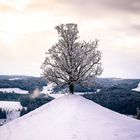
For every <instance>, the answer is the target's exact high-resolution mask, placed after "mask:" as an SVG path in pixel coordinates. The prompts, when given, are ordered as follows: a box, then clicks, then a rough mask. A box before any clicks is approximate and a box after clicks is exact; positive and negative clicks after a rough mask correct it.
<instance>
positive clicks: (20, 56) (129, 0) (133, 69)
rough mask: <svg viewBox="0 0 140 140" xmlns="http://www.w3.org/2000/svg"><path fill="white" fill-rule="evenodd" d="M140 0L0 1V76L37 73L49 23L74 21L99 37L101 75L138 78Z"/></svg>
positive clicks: (50, 32) (51, 36) (87, 35)
mask: <svg viewBox="0 0 140 140" xmlns="http://www.w3.org/2000/svg"><path fill="white" fill-rule="evenodd" d="M139 19H140V1H139V0H117V1H113V0H86V1H85V0H0V66H1V67H0V74H1V75H2V74H10V75H15V74H16V75H32V76H40V74H41V73H42V70H41V69H40V66H41V64H42V63H43V61H44V59H45V52H46V51H47V50H48V48H50V47H51V46H52V45H53V44H55V43H56V42H57V40H58V35H57V32H56V30H55V29H54V27H55V26H56V25H59V24H66V23H76V24H78V29H79V35H80V39H81V40H83V39H84V40H86V41H90V40H94V39H98V40H99V50H101V51H102V67H103V69H104V71H103V73H102V75H101V76H102V77H118V78H140V55H139V54H140V39H139V38H140V20H139Z"/></svg>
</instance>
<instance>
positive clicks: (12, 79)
mask: <svg viewBox="0 0 140 140" xmlns="http://www.w3.org/2000/svg"><path fill="white" fill-rule="evenodd" d="M21 79H22V78H11V79H9V80H10V81H14V80H21Z"/></svg>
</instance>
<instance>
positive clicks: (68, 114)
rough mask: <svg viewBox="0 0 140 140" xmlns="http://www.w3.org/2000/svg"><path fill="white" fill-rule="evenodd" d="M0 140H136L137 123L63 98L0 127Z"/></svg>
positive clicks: (81, 100) (139, 137)
mask: <svg viewBox="0 0 140 140" xmlns="http://www.w3.org/2000/svg"><path fill="white" fill-rule="evenodd" d="M0 139H1V140H140V121H138V120H135V119H133V118H129V117H127V116H125V115H121V114H119V113H116V112H113V111H111V110H109V109H106V108H104V107H102V106H100V105H98V104H96V103H94V102H92V101H89V100H87V99H85V98H83V97H81V96H78V95H65V96H63V97H60V98H57V99H54V100H53V101H51V102H50V103H48V104H45V105H43V106H42V107H40V108H38V109H36V110H34V111H32V112H30V113H29V114H27V115H25V116H23V117H21V118H19V119H16V120H14V121H12V122H10V123H8V124H6V125H4V126H2V127H0Z"/></svg>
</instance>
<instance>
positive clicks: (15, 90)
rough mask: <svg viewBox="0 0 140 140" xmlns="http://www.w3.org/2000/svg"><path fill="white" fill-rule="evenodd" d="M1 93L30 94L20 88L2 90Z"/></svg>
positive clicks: (0, 89)
mask: <svg viewBox="0 0 140 140" xmlns="http://www.w3.org/2000/svg"><path fill="white" fill-rule="evenodd" d="M0 91H1V92H7V93H11V92H15V93H20V94H28V91H27V90H22V89H20V88H0Z"/></svg>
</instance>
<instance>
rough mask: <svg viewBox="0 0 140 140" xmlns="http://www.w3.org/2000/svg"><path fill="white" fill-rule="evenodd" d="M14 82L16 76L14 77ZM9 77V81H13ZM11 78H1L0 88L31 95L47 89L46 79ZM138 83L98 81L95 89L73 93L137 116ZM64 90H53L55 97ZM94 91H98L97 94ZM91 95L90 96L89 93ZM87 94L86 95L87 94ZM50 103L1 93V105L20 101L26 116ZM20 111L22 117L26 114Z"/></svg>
mask: <svg viewBox="0 0 140 140" xmlns="http://www.w3.org/2000/svg"><path fill="white" fill-rule="evenodd" d="M15 77H16V78H17V76H15ZM15 77H13V76H12V78H15ZM10 78H11V77H8V76H0V88H20V89H23V90H28V91H29V92H30V93H32V91H33V90H34V89H35V88H40V89H42V88H43V86H46V85H47V82H46V80H45V79H43V78H40V77H26V76H22V78H21V77H20V76H18V78H19V79H16V80H9V79H10ZM139 82H140V79H117V78H99V79H96V82H95V84H94V85H92V86H90V87H82V86H80V85H78V86H76V87H75V92H85V95H83V96H84V97H85V98H87V99H90V100H92V101H94V102H96V103H98V104H100V105H102V106H104V107H107V108H109V109H111V110H114V111H117V112H119V113H122V114H127V115H136V108H137V107H139V108H140V92H137V91H133V90H132V89H134V88H137V86H138V83H139ZM65 88H67V87H61V88H59V87H57V86H56V87H54V93H57V92H59V91H62V90H64V89H65ZM97 89H100V90H99V91H98V92H96V90H97ZM88 92H90V94H89V93H88ZM86 93H88V94H86ZM51 100H53V98H51V97H49V98H46V97H45V96H43V95H42V96H40V97H38V98H37V99H31V98H30V94H29V95H23V94H17V93H16V94H15V93H2V92H0V101H20V102H21V104H22V105H24V106H27V107H28V110H27V112H29V111H31V110H33V109H35V108H37V107H39V106H41V105H43V104H45V103H47V102H49V101H51ZM24 111H25V110H23V112H22V115H23V114H24V113H25V112H24ZM27 112H26V113H27Z"/></svg>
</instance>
